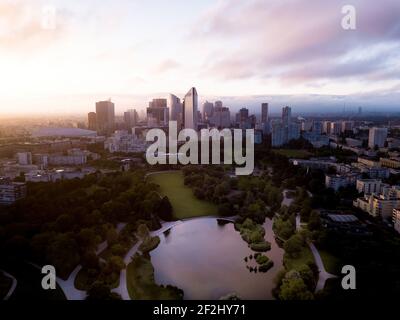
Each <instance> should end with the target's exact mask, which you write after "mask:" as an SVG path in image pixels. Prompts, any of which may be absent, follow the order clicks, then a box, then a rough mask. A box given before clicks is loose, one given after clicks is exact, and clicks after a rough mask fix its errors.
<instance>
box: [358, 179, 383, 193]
mask: <svg viewBox="0 0 400 320" xmlns="http://www.w3.org/2000/svg"><path fill="white" fill-rule="evenodd" d="M381 183H382V181H381V180H378V179H360V180H357V183H356V188H357V191H358V192H359V193H364V195H370V194H372V193H375V194H378V193H380V191H381Z"/></svg>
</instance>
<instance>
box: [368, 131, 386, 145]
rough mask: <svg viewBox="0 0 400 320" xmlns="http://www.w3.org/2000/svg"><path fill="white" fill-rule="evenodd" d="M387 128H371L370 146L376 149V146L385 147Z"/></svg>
mask: <svg viewBox="0 0 400 320" xmlns="http://www.w3.org/2000/svg"><path fill="white" fill-rule="evenodd" d="M387 133H388V130H387V128H376V127H373V128H370V129H369V137H368V147H370V148H371V149H374V148H375V146H377V147H378V148H383V147H384V146H385V142H386V139H387Z"/></svg>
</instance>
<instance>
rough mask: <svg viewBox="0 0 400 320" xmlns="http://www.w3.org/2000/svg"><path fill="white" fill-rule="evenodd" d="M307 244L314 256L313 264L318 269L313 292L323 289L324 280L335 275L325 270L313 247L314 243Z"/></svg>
mask: <svg viewBox="0 0 400 320" xmlns="http://www.w3.org/2000/svg"><path fill="white" fill-rule="evenodd" d="M308 245H309V247H310V249H311V252H312V254H313V256H314V260H315V264H316V265H317V267H318V270H319V275H318V282H317V286H316V287H315V292H318V291H320V290H323V289H324V287H325V282H326V280H328V279H330V278H336V276H335V275H333V274H330V273H329V272H327V271H326V270H325V267H324V263H323V262H322V258H321V255H320V254H319V252H318V249H317V248H316V247H315V245H314V244H313V243H312V242H309V243H308Z"/></svg>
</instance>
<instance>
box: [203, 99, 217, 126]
mask: <svg viewBox="0 0 400 320" xmlns="http://www.w3.org/2000/svg"><path fill="white" fill-rule="evenodd" d="M213 111H214V104H213V103H212V102H208V101H206V102H204V103H203V120H204V121H207V120H209V119H210V118H211V117H212V115H213Z"/></svg>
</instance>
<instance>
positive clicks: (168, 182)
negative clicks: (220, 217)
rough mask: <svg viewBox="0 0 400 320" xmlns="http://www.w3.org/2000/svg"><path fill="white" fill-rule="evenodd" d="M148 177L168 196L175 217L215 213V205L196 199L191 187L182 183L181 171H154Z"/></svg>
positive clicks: (182, 217)
mask: <svg viewBox="0 0 400 320" xmlns="http://www.w3.org/2000/svg"><path fill="white" fill-rule="evenodd" d="M148 179H149V181H151V182H153V183H156V184H158V185H159V186H160V193H161V194H162V195H163V196H167V197H168V198H169V201H170V202H171V204H172V207H173V209H174V217H175V218H176V219H185V218H192V217H199V216H211V215H217V213H218V210H217V206H216V205H214V204H213V203H210V202H207V201H203V200H199V199H197V198H196V197H195V196H194V194H193V191H192V189H190V188H189V187H186V186H185V185H184V183H183V174H182V172H181V171H173V172H162V173H156V174H152V175H150V176H149V177H148Z"/></svg>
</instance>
